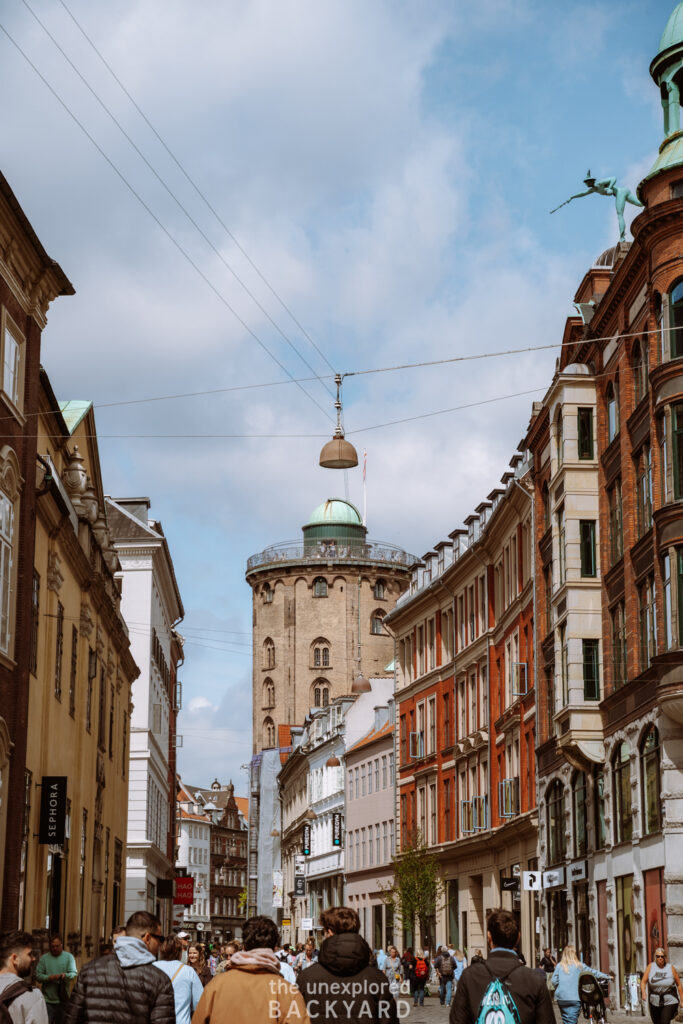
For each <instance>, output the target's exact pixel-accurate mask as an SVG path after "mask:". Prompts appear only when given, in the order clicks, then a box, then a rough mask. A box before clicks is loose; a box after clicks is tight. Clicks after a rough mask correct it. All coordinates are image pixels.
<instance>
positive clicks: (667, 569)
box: [662, 552, 674, 651]
mask: <svg viewBox="0 0 683 1024" xmlns="http://www.w3.org/2000/svg"><path fill="white" fill-rule="evenodd" d="M662 588H663V592H664V593H663V597H664V630H665V637H666V649H667V651H670V650H671V648H672V647H673V644H674V640H673V625H674V624H673V608H672V603H671V555H670V554H669V553H668V552H667V554H665V555H664V557H663V558H662Z"/></svg>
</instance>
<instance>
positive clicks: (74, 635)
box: [19, 371, 138, 960]
mask: <svg viewBox="0 0 683 1024" xmlns="http://www.w3.org/2000/svg"><path fill="white" fill-rule="evenodd" d="M39 408H40V411H39V418H38V459H39V467H40V470H41V472H40V473H39V476H42V479H41V480H39V481H38V482H39V486H38V489H37V499H36V535H35V561H34V571H33V601H32V616H31V637H30V647H29V668H30V692H29V722H30V727H29V731H28V746H27V755H26V768H25V788H24V812H25V818H24V820H25V827H24V833H23V840H22V850H21V890H20V896H21V898H20V915H19V922H20V924H21V925H22V926H23V927H24V928H27V929H28V930H32V931H34V933H38V935H37V937H40V936H47V934H48V933H49V932H57V933H60V934H62V935H63V937H64V943H65V946H66V947H67V948H68V949H69V950H70V951H71V952H72V953H74V954H75V955H76V956H77V957H79V958H82V959H84V960H86V959H90V958H91V957H93V956H96V955H98V953H99V947H100V943H101V942H102V941H103V940H104V939H107V938H108V937H109V935H110V933H111V930H112V926H113V925H115V924H117V923H118V922H119V920H120V916H121V914H122V911H123V906H124V897H125V893H124V889H125V842H126V812H127V796H128V753H129V736H130V714H131V684H132V682H133V680H134V679H135V678H136V676H137V675H138V669H137V666H136V664H135V662H134V660H133V658H132V656H131V653H130V644H129V638H128V631H127V628H126V626H125V624H124V622H123V619H122V617H121V614H120V592H119V587H118V583H117V582H116V580H115V578H114V573H115V571H116V569H117V567H118V560H117V557H116V554H115V552H114V550H113V548H112V547H111V544H110V539H109V530H108V526H107V521H106V510H105V502H104V494H103V490H102V479H101V473H100V463H99V456H98V449H97V440H96V431H95V418H94V413H93V408H92V405H91V404H90V403H87V402H65V403H58V402H57V400H56V399H55V396H54V394H53V392H52V389H51V387H50V383H49V381H48V378H47V375H46V374H45V373H44V371H41V379H40V407H39ZM54 777H65V778H66V822H65V838H64V841H63V842H60V843H54V844H47V843H41V842H40V841H39V833H40V831H41V828H40V825H41V808H40V804H41V789H42V787H43V786H45V785H46V779H47V778H54Z"/></svg>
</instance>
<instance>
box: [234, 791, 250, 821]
mask: <svg viewBox="0 0 683 1024" xmlns="http://www.w3.org/2000/svg"><path fill="white" fill-rule="evenodd" d="M235 803H236V804H237V810H238V811H239V812H240V814H241V815H242V817H243V818H244V820H245V821H249V799H248V797H246V796H236V797H235Z"/></svg>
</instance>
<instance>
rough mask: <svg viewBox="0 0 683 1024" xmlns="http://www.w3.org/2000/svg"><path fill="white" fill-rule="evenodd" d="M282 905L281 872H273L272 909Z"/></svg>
mask: <svg viewBox="0 0 683 1024" xmlns="http://www.w3.org/2000/svg"><path fill="white" fill-rule="evenodd" d="M282 906H284V903H283V885H282V872H281V871H273V907H282Z"/></svg>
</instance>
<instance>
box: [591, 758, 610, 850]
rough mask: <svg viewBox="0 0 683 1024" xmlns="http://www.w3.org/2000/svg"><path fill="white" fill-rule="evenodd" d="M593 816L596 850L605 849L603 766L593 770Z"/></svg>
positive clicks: (597, 766)
mask: <svg viewBox="0 0 683 1024" xmlns="http://www.w3.org/2000/svg"><path fill="white" fill-rule="evenodd" d="M593 814H594V824H595V849H596V850H602V849H604V846H605V842H606V840H607V828H606V825H605V773H604V770H603V768H602V765H597V764H596V765H595V767H594V768H593Z"/></svg>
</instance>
